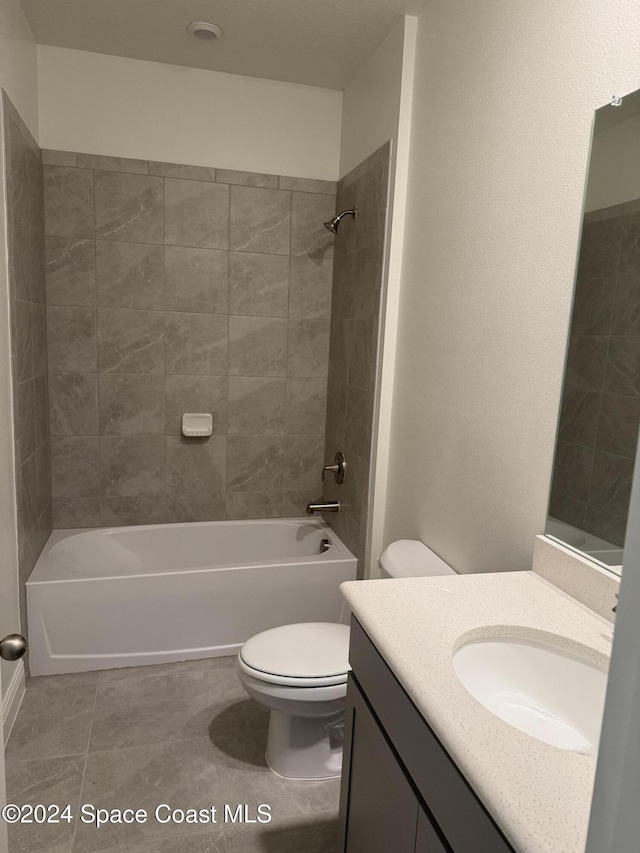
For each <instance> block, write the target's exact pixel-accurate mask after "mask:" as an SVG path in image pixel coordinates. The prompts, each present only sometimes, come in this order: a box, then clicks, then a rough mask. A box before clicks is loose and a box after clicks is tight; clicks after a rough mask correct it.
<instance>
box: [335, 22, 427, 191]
mask: <svg viewBox="0 0 640 853" xmlns="http://www.w3.org/2000/svg"><path fill="white" fill-rule="evenodd" d="M412 20H415V19H412ZM405 21H406V18H405V19H403V20H402V21H401V22H400V23H399V24H398V25H397V26H396V27H394V29H393V30H392V31H391V32H390V33H389V35H388V36H387V38H386V39H385V40H384V41H383V42H382V44H381V45H380V47H379V48H378V49H377V50H376V51H375V53H373V54H372V55H371V57H370V58H369V59H368V60H367V62H366V63H365V64H364V65H363V66H362V68H361V69H360V70H359V71H358V72H357V74H355V75H354V77H353V78H352V79H351V80H350V81H349V83H348V84H347V86H346V88H345V90H344V93H343V102H342V137H341V140H340V177H342V176H343V175H346V174H348V173H349V172H350V171H351V170H352V169H353V168H354V167H355V166H357V165H358V163H361V162H362V161H363V160H365V159H366V158H367V157H368V156H369V155H370V154H373V152H374V151H377V150H378V148H380V146H381V145H384V143H385V142H386V141H387V140H388V139H395V137H396V135H397V133H398V120H399V113H400V90H401V86H402V69H403V65H402V57H403V53H404V40H405Z"/></svg>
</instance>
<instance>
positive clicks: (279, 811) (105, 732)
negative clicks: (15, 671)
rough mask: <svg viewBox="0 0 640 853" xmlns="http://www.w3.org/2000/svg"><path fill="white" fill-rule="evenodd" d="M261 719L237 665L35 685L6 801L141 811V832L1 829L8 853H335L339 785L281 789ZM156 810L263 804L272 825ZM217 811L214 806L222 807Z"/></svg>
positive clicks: (114, 673)
mask: <svg viewBox="0 0 640 853" xmlns="http://www.w3.org/2000/svg"><path fill="white" fill-rule="evenodd" d="M267 722H268V712H266V711H265V710H264V709H263V708H262V707H260V706H259V705H258V704H257V703H255V702H254V701H253V700H252V699H249V698H248V697H247V695H246V693H245V692H244V690H243V688H242V686H241V685H240V683H239V681H238V677H237V675H236V671H235V658H229V657H227V658H214V659H210V660H203V661H188V662H185V663H177V664H170V665H162V666H150V667H135V668H131V669H119V670H107V671H103V672H99V673H98V672H88V673H77V674H74V675H55V676H48V677H44V678H32V679H31V681H30V682H29V685H28V687H27V693H26V696H25V699H24V702H23V705H22V708H21V709H20V713H19V714H18V718H17V720H16V723H15V726H14V728H13V731H12V733H11V737H10V739H9V744H8V747H7V753H6V762H7V788H8V791H7V793H8V802H13V803H17V804H23V803H31V804H36V803H43V804H50V803H56V804H58V805H60V806H64V805H66V804H67V803H69V804H70V805H71V809H72V811H73V812H74V814H76V815H77V813H78V808H79V804H81V803H86V804H93V805H94V806H96V807H100V808H106V809H116V808H119V809H123V808H125V807H131V808H141V809H146V810H147V811H148V812H149V813H150V819H149V820H148V822H147V823H145V824H133V825H121V824H108V825H105V826H102V827H100V828H99V829H96V828H94V827H93V826H91V825H90V824H83V823H82V822H80V821H78V820H74V822H73V823H71V824H67V823H64V822H63V823H60V824H57V825H55V824H54V825H22V826H12V827H10V846H9V851H10V853H31V851H36V850H37V851H45V853H89V851H100V852H101V853H106V851H109V853H335V850H336V841H335V830H336V819H337V811H338V798H339V787H340V786H339V781H338V780H331V781H328V782H288V781H286V780H284V779H280V778H279V777H277V776H275V774H273V773H271V771H270V770H269V769H268V767H267V766H266V764H265V760H264V744H265V739H266V729H267ZM159 803H168V804H169V805H171V806H172V807H173V808H181V809H187V808H194V809H202V808H206V807H210V806H211V805H216V806H218V814H220V813H221V812H222V811H223V807H224V804H229V805H233V806H234V807H235V806H236V805H237V804H238V803H242V804H245V803H246V804H248V806H249V808H250V813H251V815H252V816H255V814H253V811H254V809H255V807H256V806H257V805H258V804H260V803H267V804H269V805H270V806H271V813H272V816H273V817H272V820H271V823H269V824H262V825H261V824H246V825H241V824H230V823H227V824H226V825H225V824H224V823H223V822H221V821H220V822H218V823H216V824H214V825H211V824H209V825H201V824H187V823H181V824H178V823H170V824H167V825H161V824H159V823H157V822H156V821H155V820H154V818H153V810H154V808H155V806H157V805H158V804H159ZM220 806H222V808H220Z"/></svg>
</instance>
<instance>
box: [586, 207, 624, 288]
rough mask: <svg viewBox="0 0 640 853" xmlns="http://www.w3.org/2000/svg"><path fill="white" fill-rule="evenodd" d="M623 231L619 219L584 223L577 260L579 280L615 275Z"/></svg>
mask: <svg viewBox="0 0 640 853" xmlns="http://www.w3.org/2000/svg"><path fill="white" fill-rule="evenodd" d="M623 230H624V224H623V220H622V218H621V217H616V218H613V219H605V220H599V221H596V222H585V223H584V225H583V228H582V237H581V240H580V256H579V260H578V276H579V278H580V279H581V280H583V279H588V278H605V277H609V276H615V275H616V274H617V272H618V263H619V260H620V248H621V245H622V235H623Z"/></svg>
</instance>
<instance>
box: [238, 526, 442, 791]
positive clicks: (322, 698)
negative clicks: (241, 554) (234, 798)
mask: <svg viewBox="0 0 640 853" xmlns="http://www.w3.org/2000/svg"><path fill="white" fill-rule="evenodd" d="M380 570H381V573H382V577H383V578H402V577H405V578H406V577H420V576H429V575H447V574H455V572H454V571H453V569H452V568H451V567H450V566H448V565H447V564H446V563H445V562H444V561H443V560H441V559H440V557H438V556H437V555H436V554H434V552H433V551H431V550H430V549H429V548H427V546H426V545H425V544H424V543H423V542H418V541H416V540H413V539H400V540H398V541H397V542H392V543H391V544H390V545H389V546H388V547H387V548H386V549H385V550H384V551H383V552H382V554H381V555H380ZM348 659H349V627H348V625H338V624H336V623H332V622H305V623H301V624H297V625H283V626H282V627H280V628H271V629H270V630H269V631H263V632H262V633H261V634H256V636H255V637H251V639H250V640H247V642H246V643H245V644H244V645H243V646H242V648H241V649H240V652H239V653H238V675H239V677H240V681H241V682H242V684H243V685H244V688H245V690H246V691H247V693H248V694H249V695H250V696H251V697H252V698H253V699H255V700H256V701H257V702H260V703H261V704H262V705H265V706H266V707H267V708H269V709H270V710H271V714H270V717H269V734H268V736H267V748H266V752H265V756H266V759H267V764H268V765H269V767H270V768H271V769H272V770H273V771H274V772H275V773H278V774H279V775H280V776H284V777H285V778H287V779H332V778H334V777H336V776H339V775H340V773H341V770H342V741H343V734H344V710H345V700H346V695H347V675H348V672H349V662H348Z"/></svg>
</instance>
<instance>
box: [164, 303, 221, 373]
mask: <svg viewBox="0 0 640 853" xmlns="http://www.w3.org/2000/svg"><path fill="white" fill-rule="evenodd" d="M228 349H229V332H228V319H227V317H226V316H225V315H223V314H186V313H169V312H167V314H166V372H167V373H181V374H190V375H198V376H202V375H210V376H214V375H222V374H224V373H226V371H227V357H228Z"/></svg>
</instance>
